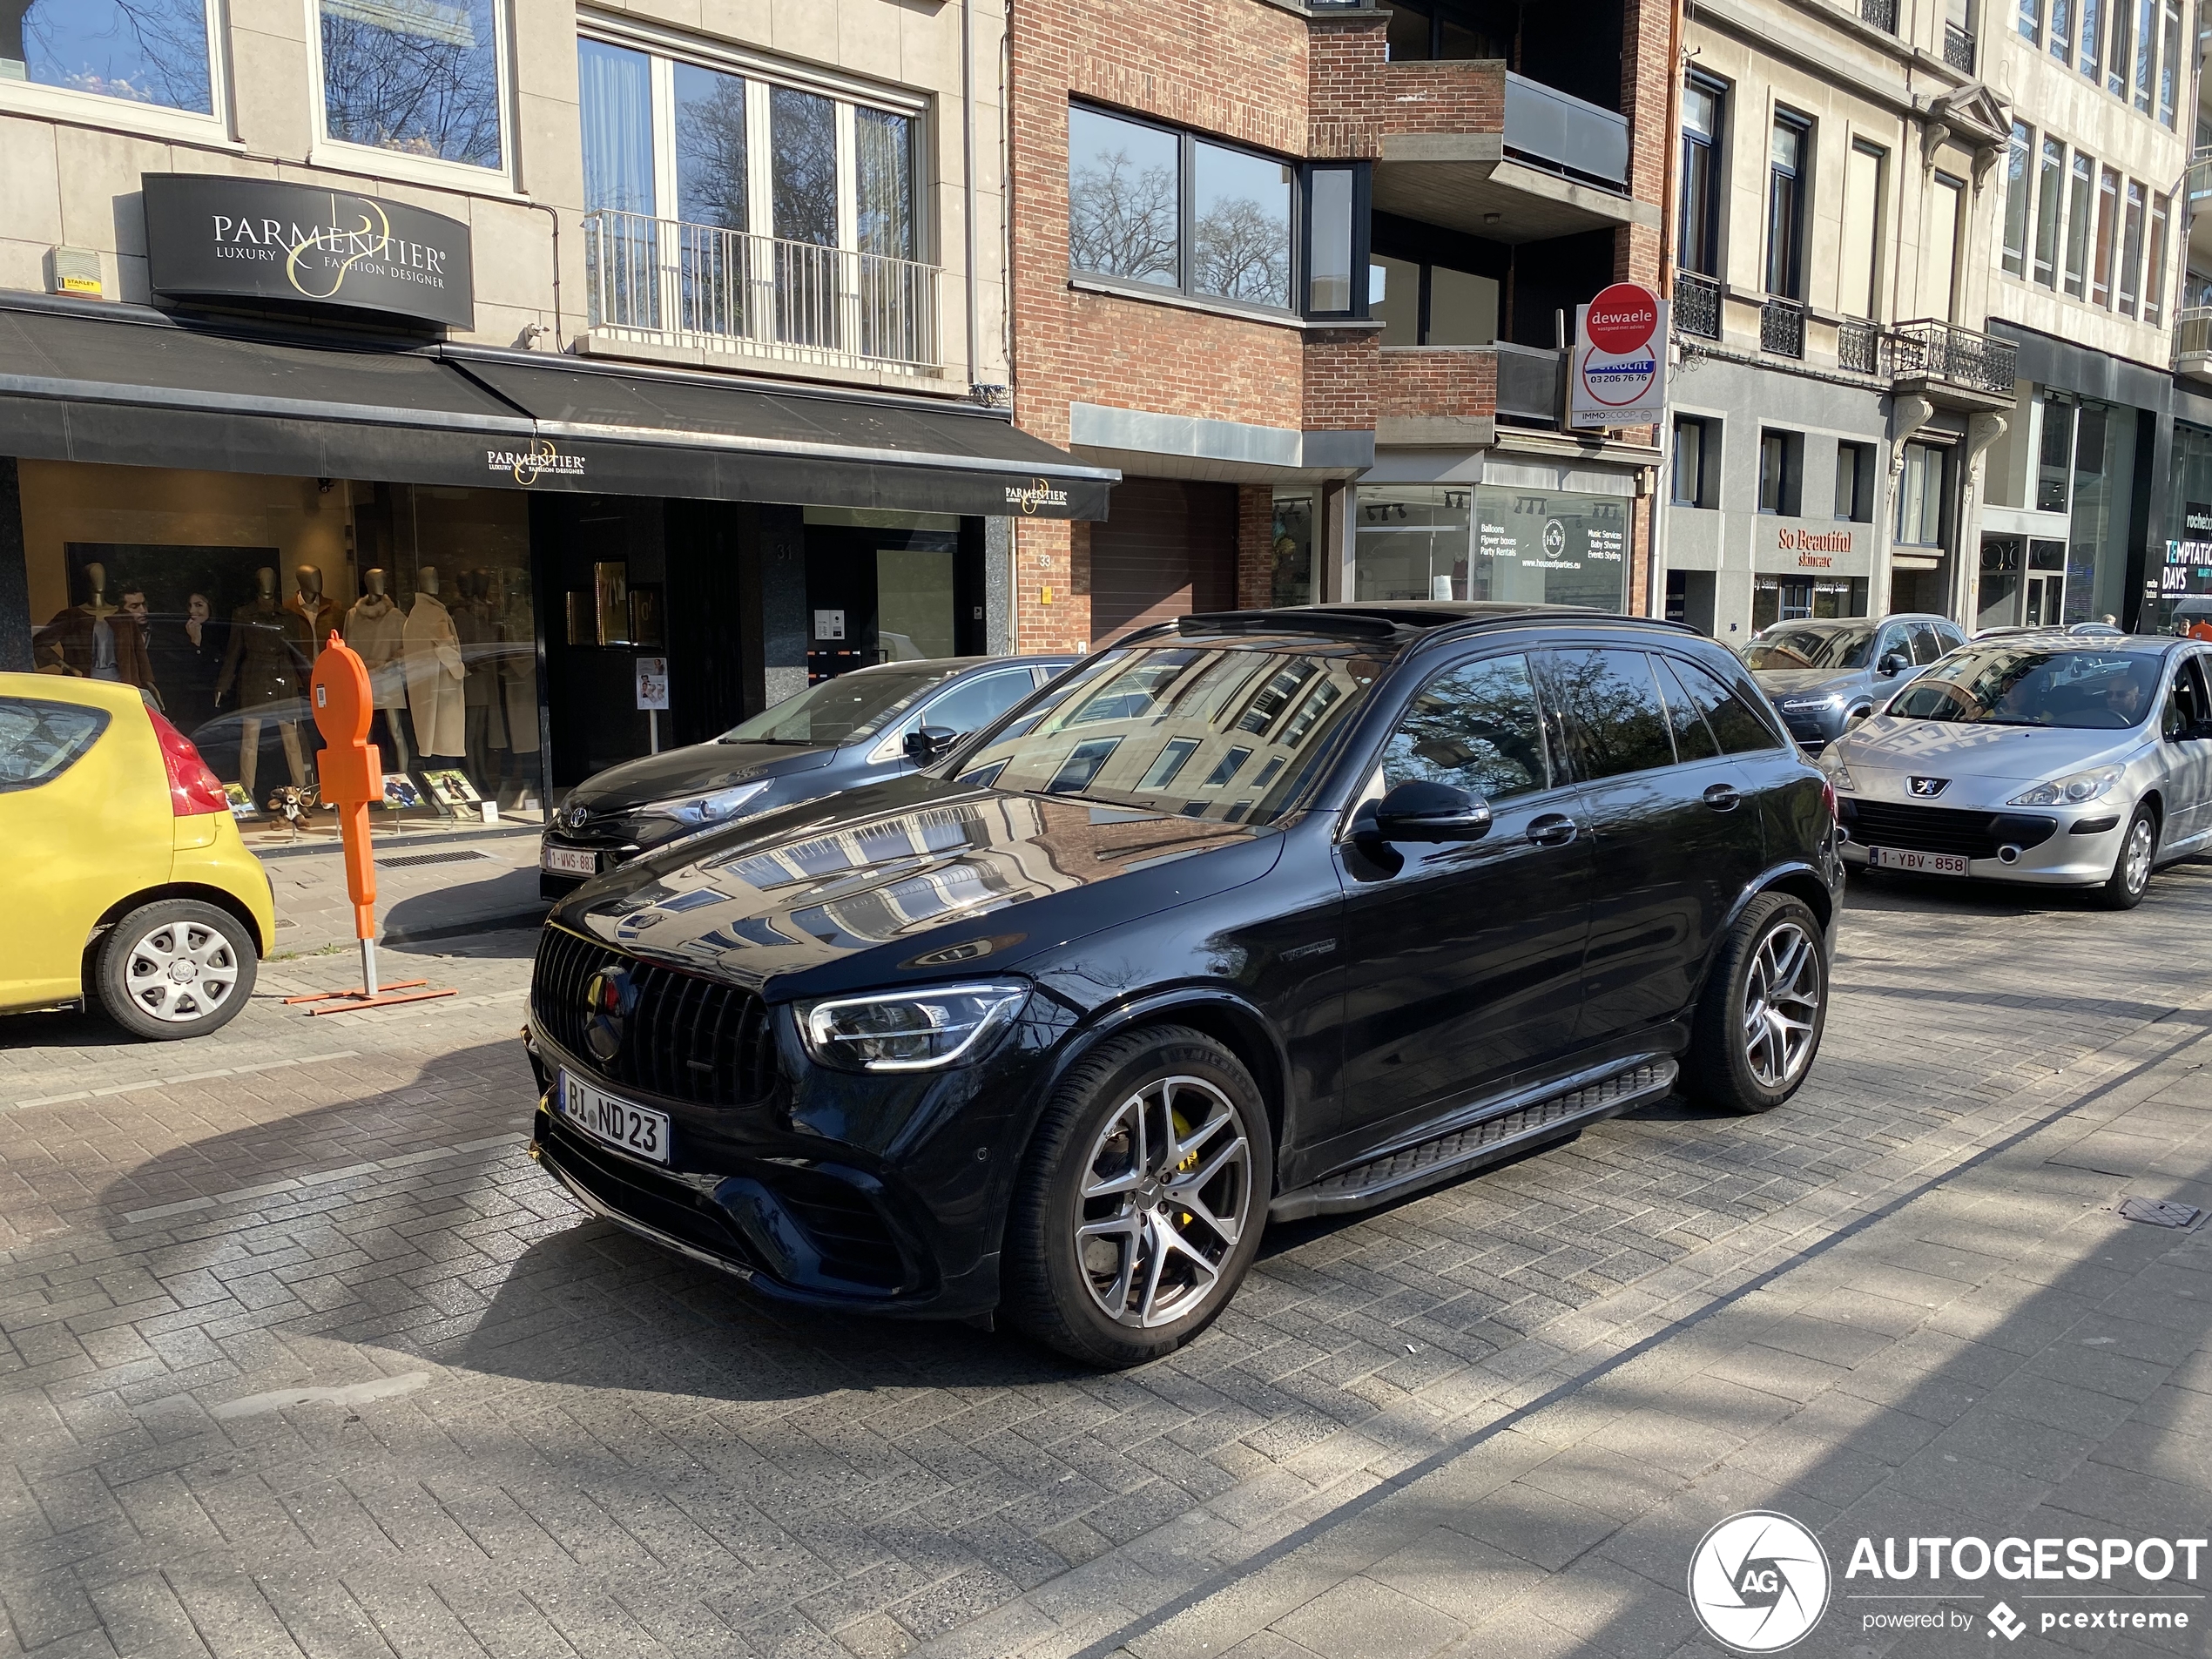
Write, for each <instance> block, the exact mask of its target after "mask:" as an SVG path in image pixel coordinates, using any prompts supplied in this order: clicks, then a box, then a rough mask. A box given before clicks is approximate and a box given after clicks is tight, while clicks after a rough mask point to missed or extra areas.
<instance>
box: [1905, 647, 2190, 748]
mask: <svg viewBox="0 0 2212 1659" xmlns="http://www.w3.org/2000/svg"><path fill="white" fill-rule="evenodd" d="M2162 667H2163V662H2162V660H2161V658H2160V657H2159V656H2158V655H2157V654H2156V653H2155V652H2151V651H2063V650H2060V651H2054V650H2051V649H2049V648H2048V647H2044V646H2037V645H2032V644H2020V645H2012V644H2004V645H1986V646H1983V647H1981V648H1979V649H1978V650H1968V651H1965V652H1962V653H1960V654H1959V655H1957V656H1954V657H1952V658H1949V659H1948V660H1946V661H1945V662H1944V663H1942V664H1939V665H1938V666H1936V667H1934V668H1932V669H1930V670H1929V671H1927V672H1926V673H1925V674H1923V675H1922V676H1920V678H1919V679H1916V680H1914V681H1913V682H1912V685H1909V686H1907V687H1906V688H1905V690H1904V691H1901V692H1899V693H1898V696H1897V697H1896V698H1894V699H1893V700H1892V702H1891V704H1890V706H1889V712H1890V713H1891V714H1893V715H1895V716H1897V717H1898V718H1901V719H1906V720H1962V721H1972V722H1974V723H1977V724H1979V725H2044V726H2062V727H2065V728H2067V729H2068V730H2072V731H2087V732H2122V731H2126V730H2127V729H2128V728H2129V727H2131V726H2138V725H2141V724H2142V723H2143V722H2144V720H2146V719H2147V718H2149V715H2150V711H2151V708H2152V705H2154V703H2155V701H2156V698H2157V693H2158V680H2159V674H2160V672H2161V669H2162Z"/></svg>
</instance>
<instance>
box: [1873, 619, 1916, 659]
mask: <svg viewBox="0 0 2212 1659" xmlns="http://www.w3.org/2000/svg"><path fill="white" fill-rule="evenodd" d="M1892 651H1895V652H1896V653H1897V654H1898V656H1899V657H1902V658H1905V661H1906V662H1908V663H1909V662H1911V661H1912V637H1910V636H1909V635H1908V634H1906V632H1905V630H1904V629H1902V628H1885V629H1883V630H1882V643H1881V644H1879V645H1878V646H1876V647H1875V648H1874V665H1875V666H1876V667H1877V668H1878V667H1880V666H1881V664H1882V658H1885V657H1886V656H1888V655H1889V654H1890V653H1891V652H1892Z"/></svg>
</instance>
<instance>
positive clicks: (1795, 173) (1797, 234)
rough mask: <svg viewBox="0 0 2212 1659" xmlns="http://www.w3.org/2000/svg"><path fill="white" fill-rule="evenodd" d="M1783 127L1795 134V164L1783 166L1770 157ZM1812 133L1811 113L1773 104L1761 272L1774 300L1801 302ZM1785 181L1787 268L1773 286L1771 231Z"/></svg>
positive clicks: (1778, 213) (1777, 217) (1774, 249)
mask: <svg viewBox="0 0 2212 1659" xmlns="http://www.w3.org/2000/svg"><path fill="white" fill-rule="evenodd" d="M1785 127H1786V128H1788V129H1789V130H1790V131H1791V132H1795V133H1796V134H1797V161H1796V163H1795V165H1791V166H1790V167H1787V168H1785V167H1784V166H1783V165H1782V164H1781V163H1780V162H1778V161H1777V160H1776V159H1775V158H1774V140H1775V138H1776V136H1777V134H1778V133H1779V132H1781V131H1782V130H1783V129H1784V128H1785ZM1812 135H1813V123H1812V118H1811V116H1805V115H1799V114H1798V113H1797V111H1794V110H1790V109H1785V108H1784V107H1783V106H1782V105H1776V106H1775V109H1774V118H1773V120H1772V121H1771V122H1770V124H1769V125H1768V128H1767V162H1766V204H1767V210H1766V260H1765V266H1764V271H1763V272H1762V274H1763V276H1764V278H1765V286H1766V292H1767V293H1770V294H1771V295H1772V296H1773V297H1774V298H1776V299H1777V300H1797V301H1799V302H1802V301H1803V300H1804V266H1805V246H1804V244H1805V209H1806V206H1807V199H1808V198H1809V197H1810V196H1811V193H1812V192H1811V184H1812V165H1813V159H1812ZM1785 182H1786V183H1787V185H1788V186H1789V191H1790V207H1789V218H1790V223H1789V226H1788V230H1789V248H1788V253H1787V258H1786V261H1785V263H1786V265H1787V267H1788V268H1787V269H1785V270H1784V271H1782V272H1781V273H1780V274H1781V278H1782V286H1780V287H1777V286H1776V283H1775V277H1776V259H1775V256H1776V253H1777V246H1776V234H1775V233H1776V231H1777V227H1778V224H1779V220H1780V217H1781V210H1782V188H1781V187H1782V185H1784V183H1785Z"/></svg>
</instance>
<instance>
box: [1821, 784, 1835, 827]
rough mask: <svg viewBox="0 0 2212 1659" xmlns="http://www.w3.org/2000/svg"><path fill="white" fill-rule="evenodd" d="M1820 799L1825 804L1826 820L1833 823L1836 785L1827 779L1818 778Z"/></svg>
mask: <svg viewBox="0 0 2212 1659" xmlns="http://www.w3.org/2000/svg"><path fill="white" fill-rule="evenodd" d="M1820 799H1822V800H1823V801H1824V802H1825V803H1826V804H1827V807H1828V821H1829V822H1830V823H1831V824H1832V823H1834V822H1835V821H1836V786H1835V784H1834V783H1833V782H1832V781H1831V780H1830V779H1826V778H1823V779H1821V780H1820Z"/></svg>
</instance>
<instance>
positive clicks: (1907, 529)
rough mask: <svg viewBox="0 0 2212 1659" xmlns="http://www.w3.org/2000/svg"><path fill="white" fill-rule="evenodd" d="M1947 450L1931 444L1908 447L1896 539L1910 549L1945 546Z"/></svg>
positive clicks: (1900, 481)
mask: <svg viewBox="0 0 2212 1659" xmlns="http://www.w3.org/2000/svg"><path fill="white" fill-rule="evenodd" d="M1947 454H1948V451H1946V450H1945V449H1942V448H1939V447H1938V446H1936V445H1934V444H1932V443H1908V444H1906V445H1905V469H1904V471H1903V472H1902V473H1900V474H1899V475H1898V481H1897V539H1898V541H1899V542H1900V543H1905V545H1907V546H1911V547H1939V546H1941V545H1942V543H1943V469H1944V462H1945V460H1946V455H1947Z"/></svg>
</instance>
